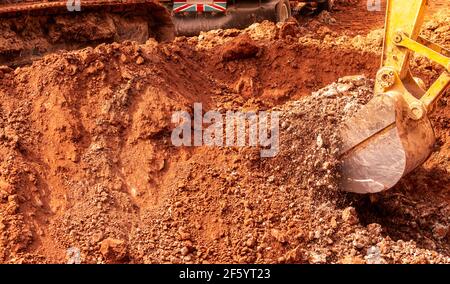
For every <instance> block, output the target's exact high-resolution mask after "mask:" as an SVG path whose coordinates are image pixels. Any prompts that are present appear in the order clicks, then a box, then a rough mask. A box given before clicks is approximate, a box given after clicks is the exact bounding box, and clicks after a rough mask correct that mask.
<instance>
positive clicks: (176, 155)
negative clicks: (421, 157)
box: [0, 0, 450, 263]
mask: <svg viewBox="0 0 450 284" xmlns="http://www.w3.org/2000/svg"><path fill="white" fill-rule="evenodd" d="M429 2H430V12H429V15H428V16H427V19H426V24H425V25H424V27H423V31H422V35H423V36H424V37H426V38H428V39H430V40H433V41H435V42H437V43H440V44H441V45H443V46H446V47H448V48H450V7H449V2H448V0H440V1H429ZM383 4H384V1H383ZM382 8H383V9H382V10H381V11H375V12H369V11H367V8H366V1H365V0H359V1H358V0H348V1H345V0H341V1H337V7H336V9H335V10H334V11H332V12H331V13H329V12H322V13H320V14H319V15H296V18H297V20H291V21H289V22H287V23H284V24H277V25H275V24H273V23H271V22H263V23H261V24H254V25H252V26H251V27H249V28H247V29H245V30H215V31H210V32H205V33H202V34H200V35H199V36H196V37H177V38H176V39H175V40H174V41H171V42H166V43H157V42H156V41H155V40H152V39H149V40H148V41H147V42H145V43H144V44H139V43H137V42H132V41H125V42H121V43H110V44H100V45H98V46H94V47H87V48H83V49H80V50H73V51H67V52H65V51H58V52H55V53H50V54H47V55H45V56H44V57H43V58H42V59H40V60H36V61H34V62H33V63H32V64H28V65H23V66H21V67H17V68H10V67H6V66H3V67H0V262H2V263H54V262H56V263H67V262H71V261H74V259H73V256H74V254H76V253H77V252H80V257H81V262H82V263H450V233H449V228H450V159H449V153H450V115H449V113H450V106H449V104H450V99H449V96H448V93H447V94H446V95H444V97H443V98H442V99H441V100H440V101H439V103H438V104H437V107H436V110H435V112H434V113H433V114H432V115H431V121H432V123H433V125H434V128H435V132H436V137H437V143H436V146H435V149H434V151H433V153H432V155H431V157H430V159H429V160H428V161H427V162H426V163H425V164H424V165H423V166H421V167H419V168H418V169H416V170H415V171H414V172H412V173H411V174H410V175H408V176H407V177H405V178H403V179H402V180H401V181H400V182H399V183H398V185H397V186H395V187H394V188H393V189H390V190H388V191H385V192H382V193H379V194H374V195H356V194H350V193H345V192H344V191H342V190H341V189H340V188H339V185H338V182H337V181H338V175H339V171H338V168H339V161H338V159H337V158H336V153H337V151H338V150H337V148H338V144H339V139H338V137H337V133H336V129H337V128H338V126H339V124H340V123H341V122H342V121H343V120H344V119H345V118H347V117H349V116H351V115H352V114H354V113H355V111H357V109H358V108H359V107H360V106H361V105H362V104H364V103H366V102H367V101H368V100H369V99H370V98H371V97H372V95H373V93H372V88H373V84H374V80H373V79H374V78H375V74H376V71H377V69H378V68H379V66H380V56H381V47H382V40H383V30H382V29H383V23H384V5H383V7H382ZM3 40H4V39H2V40H0V45H1V43H2V41H3ZM412 61H413V62H412V68H413V73H414V75H416V76H419V77H421V78H422V79H423V80H424V81H425V83H426V84H427V85H428V86H429V85H430V83H431V82H433V80H435V79H436V78H437V76H439V74H440V73H441V72H443V70H444V69H443V68H441V67H439V66H438V65H436V64H434V63H432V62H429V61H428V60H426V59H424V58H422V57H420V56H416V57H415V58H414V59H413V60H412ZM194 103H202V104H203V108H204V111H207V110H219V111H220V112H222V113H225V112H226V111H227V110H233V111H238V110H239V111H261V110H276V111H279V112H280V113H281V116H280V148H279V153H278V155H276V156H275V157H274V158H261V157H260V149H259V148H255V147H207V146H200V147H175V146H174V145H173V144H172V142H171V131H172V129H173V128H174V127H175V125H174V124H173V123H172V121H171V118H172V113H174V112H175V111H179V110H187V111H188V112H190V113H192V107H193V104H194Z"/></svg>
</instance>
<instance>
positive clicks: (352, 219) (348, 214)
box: [342, 207, 359, 225]
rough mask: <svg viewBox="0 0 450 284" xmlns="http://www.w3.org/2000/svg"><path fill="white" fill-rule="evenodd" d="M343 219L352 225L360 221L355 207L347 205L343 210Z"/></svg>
mask: <svg viewBox="0 0 450 284" xmlns="http://www.w3.org/2000/svg"><path fill="white" fill-rule="evenodd" d="M342 220H344V222H347V223H349V224H350V225H355V224H357V223H358V221H359V220H358V216H357V214H356V210H355V208H354V207H347V208H345V209H344V210H343V211H342Z"/></svg>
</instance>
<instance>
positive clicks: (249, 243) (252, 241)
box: [245, 237, 256, 248]
mask: <svg viewBox="0 0 450 284" xmlns="http://www.w3.org/2000/svg"><path fill="white" fill-rule="evenodd" d="M245 245H246V246H247V247H249V248H252V247H254V246H255V245H256V240H255V238H253V237H251V238H249V239H248V240H247V241H246V242H245Z"/></svg>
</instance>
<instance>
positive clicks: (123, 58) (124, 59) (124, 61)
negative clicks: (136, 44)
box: [119, 53, 128, 63]
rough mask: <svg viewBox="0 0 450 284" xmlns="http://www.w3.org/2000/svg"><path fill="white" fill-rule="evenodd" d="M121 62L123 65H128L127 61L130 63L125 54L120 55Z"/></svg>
mask: <svg viewBox="0 0 450 284" xmlns="http://www.w3.org/2000/svg"><path fill="white" fill-rule="evenodd" d="M119 59H120V61H121V62H122V63H126V62H127V61H128V58H127V56H126V55H125V54H123V53H122V54H121V55H120V58H119Z"/></svg>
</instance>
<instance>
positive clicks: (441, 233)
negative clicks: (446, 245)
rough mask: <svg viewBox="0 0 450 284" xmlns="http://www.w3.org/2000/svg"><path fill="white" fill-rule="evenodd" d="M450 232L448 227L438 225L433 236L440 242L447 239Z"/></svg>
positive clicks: (434, 228)
mask: <svg viewBox="0 0 450 284" xmlns="http://www.w3.org/2000/svg"><path fill="white" fill-rule="evenodd" d="M448 231H449V228H448V226H444V225H442V224H440V223H437V224H436V225H435V226H434V227H433V236H434V237H435V238H436V239H438V240H442V239H443V238H445V237H446V236H447V234H448Z"/></svg>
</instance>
